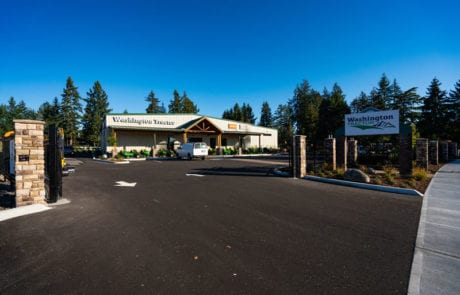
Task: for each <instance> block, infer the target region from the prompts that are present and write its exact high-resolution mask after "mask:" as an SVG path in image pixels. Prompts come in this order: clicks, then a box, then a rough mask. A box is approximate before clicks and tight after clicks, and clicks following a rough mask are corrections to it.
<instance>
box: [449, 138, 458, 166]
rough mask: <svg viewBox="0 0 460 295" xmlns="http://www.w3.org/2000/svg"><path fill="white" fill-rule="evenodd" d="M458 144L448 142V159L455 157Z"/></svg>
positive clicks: (451, 159)
mask: <svg viewBox="0 0 460 295" xmlns="http://www.w3.org/2000/svg"><path fill="white" fill-rule="evenodd" d="M457 148H458V146H457V143H456V142H449V161H453V160H455V159H457V156H458V155H457V153H458V150H457Z"/></svg>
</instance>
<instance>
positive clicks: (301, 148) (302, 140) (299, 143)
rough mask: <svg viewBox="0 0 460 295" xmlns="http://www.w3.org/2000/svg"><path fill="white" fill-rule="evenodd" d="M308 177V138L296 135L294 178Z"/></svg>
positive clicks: (294, 142) (294, 141)
mask: <svg viewBox="0 0 460 295" xmlns="http://www.w3.org/2000/svg"><path fill="white" fill-rule="evenodd" d="M305 175H307V137H306V136H305V135H295V136H294V140H293V176H294V177H296V178H302V177H304V176H305Z"/></svg>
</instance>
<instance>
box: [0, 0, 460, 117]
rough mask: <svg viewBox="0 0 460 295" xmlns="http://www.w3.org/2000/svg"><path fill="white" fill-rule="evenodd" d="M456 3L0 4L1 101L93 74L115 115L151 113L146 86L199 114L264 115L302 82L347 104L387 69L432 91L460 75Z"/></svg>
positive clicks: (44, 97)
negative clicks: (235, 110)
mask: <svg viewBox="0 0 460 295" xmlns="http://www.w3.org/2000/svg"><path fill="white" fill-rule="evenodd" d="M459 11H460V2H458V0H438V1H425V0H422V1H415V0H410V1H405V0H396V1H393V0H390V1H372V0H363V1H357V0H348V1H340V0H321V1H311V0H303V1H301V0H300V1H290V0H280V1H273V0H263V1H250V0H241V1H240V0H238V1H237V0H234V1H228V0H227V1H225V0H222V1H211V0H207V1H198V0H197V1H194V0H188V1H155V0H151V1H138V0H126V1H116V0H112V1H96V0H79V1H50V0H40V1H38V0H37V1H33V0H14V1H12V0H11V1H10V0H0V103H6V102H7V101H8V99H9V97H10V96H14V97H15V99H16V100H17V101H19V100H24V101H25V102H26V104H27V106H29V107H31V108H34V109H38V107H39V105H40V104H42V103H43V102H45V101H51V100H52V99H53V98H54V97H56V96H57V97H59V98H60V95H61V93H62V90H63V88H64V87H65V82H66V79H67V77H68V76H71V77H72V79H73V80H74V82H75V85H76V86H78V87H79V88H78V89H79V92H80V94H81V95H82V96H83V97H86V92H87V91H88V90H89V89H90V88H91V86H92V85H93V83H94V82H95V81H96V80H99V81H100V82H101V84H102V87H103V88H104V89H105V90H106V92H107V94H108V95H109V102H110V106H111V108H112V109H113V111H114V112H123V111H124V110H125V109H126V110H128V111H129V112H133V113H134V112H136V113H143V112H145V108H146V107H147V103H146V102H145V101H144V98H145V97H146V96H147V95H148V93H149V91H150V90H153V91H154V92H155V94H156V95H157V97H159V98H160V99H161V101H162V102H164V104H165V106H167V105H168V103H169V101H170V100H171V99H172V93H173V91H174V89H177V90H178V91H179V92H180V93H182V92H183V91H186V92H187V94H188V96H189V97H190V98H191V99H192V100H193V101H194V102H195V103H196V104H197V105H198V107H199V108H200V113H201V114H203V115H211V116H218V117H220V116H221V115H222V113H223V111H224V110H225V109H228V108H230V107H232V106H233V104H234V103H235V102H238V103H240V104H242V103H243V102H246V103H249V104H250V105H251V106H252V107H253V110H254V112H255V114H256V116H257V117H259V116H260V108H261V105H262V102H263V101H265V100H266V101H268V102H269V103H270V106H271V108H272V110H273V111H274V110H275V109H276V107H277V106H278V104H282V103H286V102H287V100H288V99H289V98H291V97H292V95H293V91H294V89H295V87H296V85H297V84H299V83H300V82H301V81H302V80H304V79H306V80H308V81H309V82H310V84H311V85H312V87H313V88H314V89H316V90H318V91H322V89H323V88H324V87H327V88H328V89H331V88H332V85H333V84H334V83H335V82H337V83H338V84H339V85H340V86H341V87H342V89H343V91H344V93H345V94H346V96H347V100H348V101H349V102H350V101H351V100H352V99H353V98H355V97H356V96H357V95H358V94H359V93H360V92H361V91H365V92H366V93H369V91H370V90H371V89H372V87H375V86H377V82H378V80H379V79H380V77H381V75H382V73H386V75H387V76H388V78H389V79H390V80H393V79H395V78H396V79H397V81H398V82H399V84H400V85H401V86H402V88H403V89H407V88H410V87H412V86H417V87H419V90H418V92H419V94H422V95H423V94H425V92H426V88H427V87H428V85H429V84H430V82H431V80H432V79H433V77H435V76H436V77H437V78H438V79H439V80H440V81H441V82H442V83H443V85H442V86H443V87H444V89H446V90H449V89H452V88H453V85H454V83H455V82H456V81H458V80H459V79H460V20H459V14H458V12H459Z"/></svg>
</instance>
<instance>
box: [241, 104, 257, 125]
mask: <svg viewBox="0 0 460 295" xmlns="http://www.w3.org/2000/svg"><path fill="white" fill-rule="evenodd" d="M241 122H245V123H250V124H254V123H255V122H256V118H255V116H254V112H253V111H252V107H251V106H250V105H249V104H246V103H243V106H242V107H241Z"/></svg>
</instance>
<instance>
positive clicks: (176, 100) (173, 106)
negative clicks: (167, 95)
mask: <svg viewBox="0 0 460 295" xmlns="http://www.w3.org/2000/svg"><path fill="white" fill-rule="evenodd" d="M173 96H174V97H173V99H172V100H171V101H170V102H169V106H168V113H170V114H179V113H181V112H182V99H181V97H180V95H179V92H177V90H174V93H173Z"/></svg>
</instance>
